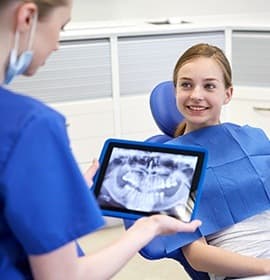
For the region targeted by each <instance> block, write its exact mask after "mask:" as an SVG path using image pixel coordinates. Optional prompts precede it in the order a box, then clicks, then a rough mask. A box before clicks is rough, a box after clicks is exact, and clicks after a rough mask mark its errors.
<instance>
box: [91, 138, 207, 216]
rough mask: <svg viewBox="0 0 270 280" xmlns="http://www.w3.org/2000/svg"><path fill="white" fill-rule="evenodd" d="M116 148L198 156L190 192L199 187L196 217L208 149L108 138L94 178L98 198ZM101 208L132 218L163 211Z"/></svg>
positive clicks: (195, 209)
mask: <svg viewBox="0 0 270 280" xmlns="http://www.w3.org/2000/svg"><path fill="white" fill-rule="evenodd" d="M114 148H124V149H133V150H142V151H151V152H160V153H172V154H181V155H188V156H197V157H198V161H197V164H196V168H195V170H194V175H193V180H192V184H191V187H190V192H191V191H192V189H194V187H197V191H196V198H195V203H194V208H193V211H192V214H191V219H190V220H192V219H194V218H195V217H196V213H197V209H198V205H199V201H200V196H201V189H202V182H203V178H204V173H205V169H206V162H207V151H206V150H205V149H203V148H201V147H195V146H183V145H172V144H164V143H153V142H142V141H131V140H123V139H114V138H110V139H107V140H106V141H105V143H104V146H103V148H102V151H101V155H100V158H99V163H100V167H99V169H98V171H97V173H96V175H95V177H94V180H93V181H94V184H93V187H92V190H93V192H94V194H95V197H96V199H97V200H98V197H99V194H100V190H101V187H102V182H103V180H104V177H105V175H106V170H107V167H108V164H109V162H110V157H111V154H112V151H113V149H114ZM100 208H101V211H102V214H103V215H104V216H110V217H117V218H123V219H132V220H134V219H137V218H140V217H142V216H150V215H153V214H158V213H161V212H145V211H137V210H130V209H127V208H124V206H123V208H116V207H106V206H104V205H100ZM162 213H163V212H162Z"/></svg>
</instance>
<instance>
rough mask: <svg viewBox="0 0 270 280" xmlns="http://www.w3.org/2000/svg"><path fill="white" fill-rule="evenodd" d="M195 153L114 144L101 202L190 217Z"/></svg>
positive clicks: (179, 216) (195, 160) (102, 188)
mask: <svg viewBox="0 0 270 280" xmlns="http://www.w3.org/2000/svg"><path fill="white" fill-rule="evenodd" d="M196 163H197V157H193V156H189V155H188V156H185V155H171V154H166V153H158V152H149V151H139V150H126V149H122V148H114V149H113V151H112V155H111V158H110V161H109V163H108V167H107V170H106V173H105V177H104V181H103V184H102V186H101V193H100V196H99V197H98V200H99V203H100V204H101V205H107V206H108V205H109V206H112V207H114V206H115V207H124V208H126V209H130V210H136V211H142V212H163V213H166V214H168V215H172V216H176V217H178V218H180V219H182V220H185V221H188V220H190V216H191V212H192V209H193V206H194V201H193V198H192V197H194V192H191V183H192V178H193V175H194V170H195V166H196Z"/></svg>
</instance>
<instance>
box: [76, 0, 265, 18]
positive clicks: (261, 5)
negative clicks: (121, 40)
mask: <svg viewBox="0 0 270 280" xmlns="http://www.w3.org/2000/svg"><path fill="white" fill-rule="evenodd" d="M267 11H268V12H269V11H270V1H265V0H226V1H224V0H223V1H218V0H203V1H202V0H193V1H189V0H186V1H184V0H166V1H164V0H74V9H73V21H88V20H109V21H110V20H124V19H149V18H151V19H152V18H164V17H181V16H183V17H186V16H206V15H224V14H253V13H265V12H267Z"/></svg>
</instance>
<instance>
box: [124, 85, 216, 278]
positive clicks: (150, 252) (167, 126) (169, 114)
mask: <svg viewBox="0 0 270 280" xmlns="http://www.w3.org/2000/svg"><path fill="white" fill-rule="evenodd" d="M150 108H151V112H152V115H153V118H154V120H155V122H156V124H157V126H158V127H159V129H160V130H161V132H162V133H163V134H159V135H154V136H152V137H150V138H148V139H147V140H146V141H148V142H158V143H164V142H166V141H169V140H170V139H172V138H173V137H174V131H175V129H176V127H177V125H178V124H179V123H180V122H181V121H182V119H183V116H182V115H181V114H180V112H179V111H178V109H177V107H176V100H175V89H174V85H173V82H172V81H165V82H162V83H160V84H158V85H157V86H156V87H155V88H154V89H153V90H152V92H151V95H150ZM133 223H134V221H131V220H124V225H125V227H126V228H129V227H130V226H131V225H132V224H133ZM163 238H164V237H163V236H160V237H156V238H155V239H154V240H152V241H151V242H150V243H149V244H148V245H147V246H146V247H144V248H143V249H142V250H141V251H140V254H141V255H142V256H143V257H144V258H146V259H149V260H157V259H162V258H170V259H174V260H175V261H177V262H179V263H180V264H181V265H182V266H183V267H184V269H185V271H186V272H187V273H188V275H189V276H190V277H191V279H194V280H209V279H210V278H209V276H208V274H207V273H204V272H198V271H195V270H194V269H193V268H192V267H191V266H190V265H189V263H188V262H187V260H186V259H185V257H184V255H183V253H182V251H181V249H178V250H175V251H173V252H171V253H169V254H168V253H167V252H166V250H165V244H164V240H163Z"/></svg>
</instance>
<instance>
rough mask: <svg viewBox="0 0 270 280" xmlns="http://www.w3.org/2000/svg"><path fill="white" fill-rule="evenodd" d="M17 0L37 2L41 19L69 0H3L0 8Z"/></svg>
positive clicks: (20, 0) (18, 0)
mask: <svg viewBox="0 0 270 280" xmlns="http://www.w3.org/2000/svg"><path fill="white" fill-rule="evenodd" d="M15 1H17V2H22V3H27V2H31V3H35V4H36V5H37V8H38V17H39V19H41V18H43V17H45V16H46V15H47V14H48V13H49V12H50V11H51V10H52V9H53V8H55V7H59V6H65V5H66V4H67V0H1V1H0V9H1V8H2V7H5V6H7V5H9V4H10V3H11V2H15Z"/></svg>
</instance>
